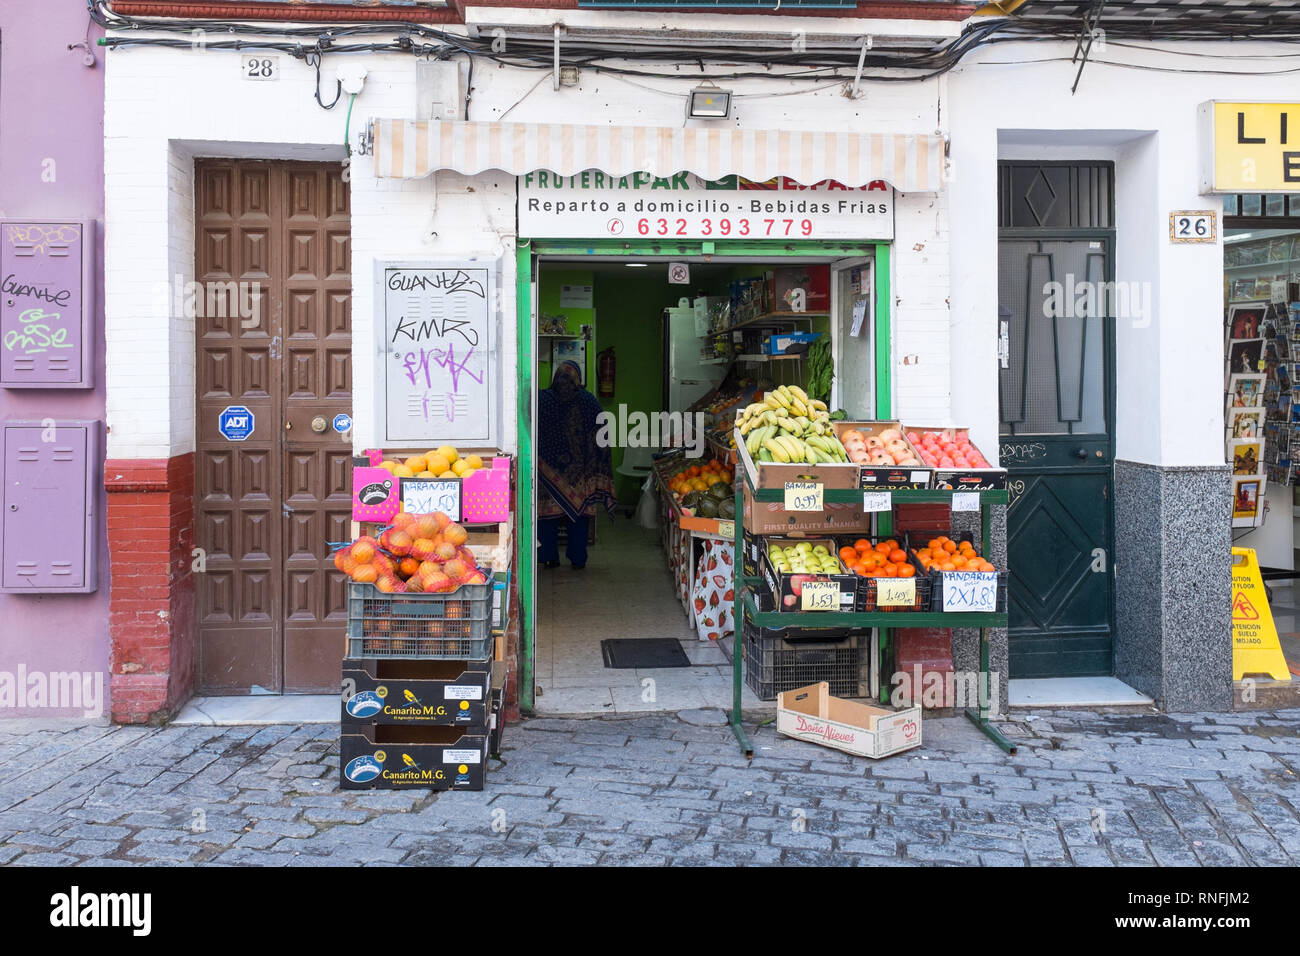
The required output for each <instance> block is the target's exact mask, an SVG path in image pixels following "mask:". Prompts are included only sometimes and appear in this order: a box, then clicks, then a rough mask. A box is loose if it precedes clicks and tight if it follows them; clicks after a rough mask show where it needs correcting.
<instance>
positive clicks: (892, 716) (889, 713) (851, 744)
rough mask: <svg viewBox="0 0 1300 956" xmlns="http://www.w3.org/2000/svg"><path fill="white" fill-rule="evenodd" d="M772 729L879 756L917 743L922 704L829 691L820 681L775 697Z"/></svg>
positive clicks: (812, 740) (792, 735)
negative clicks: (876, 703) (893, 704)
mask: <svg viewBox="0 0 1300 956" xmlns="http://www.w3.org/2000/svg"><path fill="white" fill-rule="evenodd" d="M776 729H777V732H778V733H781V734H785V736H787V737H794V738H795V739H796V740H807V741H809V742H810V743H815V744H821V745H822V746H823V747H830V748H832V749H834V750H842V751H844V752H845V753H850V754H854V755H856V756H859V757H872V758H875V759H879V758H881V757H888V756H889V755H890V754H896V753H900V752H901V751H904V750H911V749H912V748H913V747H919V746H921V708H920V707H908V708H907V709H905V710H889V709H887V708H884V707H873V706H871V705H869V704H859V703H857V702H855V701H850V700H843V699H841V698H839V697H832V696H831V694H830V689H829V685H828V684H827V683H826V682H825V681H822V682H821V683H819V684H810V685H808V686H807V687H800V688H799V689H798V690H790V691H786V692H785V693H783V694H780V695H778V696H777V699H776Z"/></svg>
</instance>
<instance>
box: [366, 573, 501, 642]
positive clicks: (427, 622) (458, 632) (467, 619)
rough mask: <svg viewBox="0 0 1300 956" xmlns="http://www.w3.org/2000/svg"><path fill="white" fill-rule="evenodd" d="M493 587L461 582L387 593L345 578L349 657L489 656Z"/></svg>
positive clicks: (490, 584) (371, 585)
mask: <svg viewBox="0 0 1300 956" xmlns="http://www.w3.org/2000/svg"><path fill="white" fill-rule="evenodd" d="M492 588H493V585H492V583H491V582H489V583H486V584H462V585H461V586H460V587H458V588H457V589H456V590H455V591H448V592H446V593H440V594H426V593H417V594H389V593H386V592H384V591H380V590H379V589H378V588H377V587H375V586H374V585H373V584H364V583H361V582H358V581H351V582H349V583H348V653H347V656H348V657H432V658H444V659H448V658H449V659H455V660H484V659H486V658H488V657H491V656H492V641H493V638H492V630H491V628H492Z"/></svg>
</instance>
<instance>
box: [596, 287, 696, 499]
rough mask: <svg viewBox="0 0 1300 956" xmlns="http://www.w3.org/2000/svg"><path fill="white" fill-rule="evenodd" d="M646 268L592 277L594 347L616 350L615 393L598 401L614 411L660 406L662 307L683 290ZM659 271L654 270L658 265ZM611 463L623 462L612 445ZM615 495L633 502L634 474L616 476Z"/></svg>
mask: <svg viewBox="0 0 1300 956" xmlns="http://www.w3.org/2000/svg"><path fill="white" fill-rule="evenodd" d="M646 271H647V270H641V269H625V270H624V272H626V273H628V274H627V275H622V274H615V275H609V274H606V273H601V274H600V275H597V276H596V314H597V315H599V316H600V326H599V328H598V329H597V333H596V334H597V337H598V340H599V341H598V345H597V351H598V352H600V351H604V350H605V349H607V348H609V347H611V346H612V347H613V349H614V361H615V373H614V396H613V398H609V399H602V400H601V404H602V405H604V406H605V408H607V409H609V410H610V411H611V412H615V413H617V411H618V406H619V405H626V406H627V410H628V411H629V412H647V413H649V412H660V411H663V410H664V408H663V370H664V342H663V310H664V309H665V308H666V307H667V306H669V305H671V304H674V303H676V301H677V299H678V298H680V297H681V293H680V292H677V291H675V290H676V288H680V287H674V286H670V285H669V284H668V282H667V280H666V279H665V278H664V277H663V275H646V274H643V273H644V272H646ZM656 271H658V270H656ZM613 458H614V468H615V469H617V468H618V466H619V465H620V464H622V462H623V449H622V448H615V449H613ZM614 488H615V491H616V493H617V494H618V500H619V501H620V502H621V503H623V504H629V505H634V504H636V502H637V500H638V499H639V498H640V495H641V486H640V484H639V483H638V482H637V481H636V480H635V479H633V478H627V477H625V476H623V475H619V474H615V475H614Z"/></svg>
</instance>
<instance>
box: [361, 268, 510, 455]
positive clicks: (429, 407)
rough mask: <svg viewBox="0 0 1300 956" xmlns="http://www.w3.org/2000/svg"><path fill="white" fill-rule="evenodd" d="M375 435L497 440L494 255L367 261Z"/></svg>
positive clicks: (480, 444) (402, 442)
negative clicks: (490, 258)
mask: <svg viewBox="0 0 1300 956" xmlns="http://www.w3.org/2000/svg"><path fill="white" fill-rule="evenodd" d="M375 273H376V275H375V280H376V281H375V286H376V288H375V308H376V312H377V315H376V317H375V327H376V332H377V334H376V339H377V340H378V341H377V343H376V344H377V351H376V356H375V360H376V368H375V372H376V376H377V378H376V389H375V391H376V394H377V401H376V403H375V404H376V406H377V408H376V412H377V416H376V417H377V423H376V424H377V440H378V442H379V443H380V444H381V445H382V446H383V447H386V448H387V447H394V448H402V447H417V446H419V447H432V446H433V445H438V444H448V445H469V446H472V447H476V448H485V447H486V448H494V447H497V445H498V430H499V428H498V425H499V423H498V414H499V413H498V403H499V400H500V396H499V393H500V391H501V384H500V382H499V381H498V380H497V371H498V370H497V363H498V354H497V353H498V347H497V342H496V325H497V316H496V312H497V309H498V308H499V306H500V303H499V302H498V301H497V295H496V276H497V264H496V263H495V262H485V261H472V260H448V259H425V260H419V261H407V262H377V263H376V264H375Z"/></svg>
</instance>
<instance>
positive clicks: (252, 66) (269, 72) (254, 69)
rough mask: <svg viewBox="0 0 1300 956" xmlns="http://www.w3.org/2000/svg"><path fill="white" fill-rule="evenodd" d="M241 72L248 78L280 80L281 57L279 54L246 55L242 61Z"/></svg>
mask: <svg viewBox="0 0 1300 956" xmlns="http://www.w3.org/2000/svg"><path fill="white" fill-rule="evenodd" d="M240 63H241V66H242V69H241V70H240V72H241V73H243V75H244V79H246V80H278V79H279V78H280V58H279V57H277V56H246V57H243V58H242V59H241V61H240Z"/></svg>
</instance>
